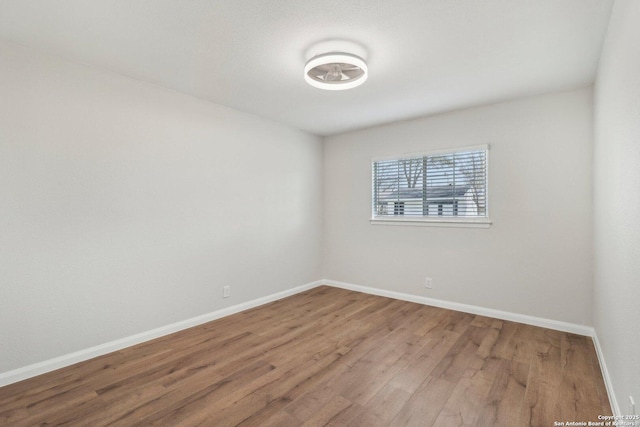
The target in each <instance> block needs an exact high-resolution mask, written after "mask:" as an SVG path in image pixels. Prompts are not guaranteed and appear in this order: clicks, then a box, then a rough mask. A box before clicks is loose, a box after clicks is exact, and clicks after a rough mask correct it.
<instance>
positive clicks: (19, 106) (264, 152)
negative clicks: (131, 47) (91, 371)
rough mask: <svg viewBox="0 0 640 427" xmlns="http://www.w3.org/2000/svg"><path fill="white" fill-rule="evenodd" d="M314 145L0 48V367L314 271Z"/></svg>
mask: <svg viewBox="0 0 640 427" xmlns="http://www.w3.org/2000/svg"><path fill="white" fill-rule="evenodd" d="M321 144H322V143H321V140H320V139H319V138H317V137H315V136H311V135H308V134H305V133H303V132H299V131H295V130H292V129H290V128H287V127H284V126H281V125H278V124H276V123H273V122H269V121H267V120H263V119H260V118H257V117H255V116H251V115H248V114H244V113H240V112H237V111H234V110H231V109H228V108H224V107H221V106H216V105H214V104H211V103H207V102H204V101H201V100H198V99H195V98H191V97H188V96H184V95H180V94H178V93H176V92H173V91H169V90H165V89H162V88H158V87H155V86H153V85H150V84H146V83H141V82H138V81H135V80H132V79H128V78H126V77H122V76H118V75H115V74H112V73H108V72H102V71H100V70H96V69H94V68H89V67H85V66H81V65H76V64H71V63H67V62H65V61H62V60H59V59H55V58H51V57H48V56H43V55H40V54H39V53H35V52H33V51H31V50H27V49H24V48H22V47H18V46H16V45H11V44H5V43H2V44H0V306H1V308H0V325H1V327H0V346H1V351H0V353H1V357H0V373H2V372H6V371H9V370H12V369H15V368H19V367H23V366H25V365H29V364H32V363H34V362H39V361H43V360H46V359H49V358H52V357H55V356H60V355H64V354H67V353H70V352H73V351H76V350H82V349H85V348H87V347H90V346H94V345H97V344H103V343H105V342H108V341H111V340H115V339H118V338H122V337H126V336H129V335H132V334H136V333H139V332H143V331H147V330H149V329H152V328H156V327H160V326H164V325H167V324H170V323H173V322H177V321H180V320H184V319H188V318H191V317H194V316H197V315H201V314H204V313H209V312H212V311H214V310H217V309H220V308H223V307H226V306H229V305H235V304H238V303H240V302H244V301H247V300H251V299H254V298H258V297H261V296H265V295H269V294H273V293H275V292H278V291H282V290H285V289H290V288H292V287H295V286H298V285H302V284H305V283H308V282H311V281H315V280H318V279H320V278H321V243H320V242H321V238H320V234H321V225H322V222H321V210H322V209H321V204H322V181H321V175H322V145H321ZM223 285H230V286H231V292H232V297H231V298H229V299H225V300H223V299H222V286H223Z"/></svg>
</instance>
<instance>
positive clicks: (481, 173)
mask: <svg viewBox="0 0 640 427" xmlns="http://www.w3.org/2000/svg"><path fill="white" fill-rule="evenodd" d="M372 208H373V215H374V216H377V217H384V216H403V217H441V218H442V217H462V218H464V217H487V150H486V149H479V150H477V149H476V150H470V151H458V152H453V153H445V154H434V155H424V156H418V157H406V158H398V159H391V160H380V161H375V162H373V206H372Z"/></svg>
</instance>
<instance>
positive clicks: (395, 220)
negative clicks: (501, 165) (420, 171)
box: [369, 144, 493, 228]
mask: <svg viewBox="0 0 640 427" xmlns="http://www.w3.org/2000/svg"><path fill="white" fill-rule="evenodd" d="M479 150H485V151H486V158H485V163H486V170H485V175H486V183H487V185H486V188H485V192H486V207H485V211H486V216H483V217H441V218H438V217H436V216H433V217H410V218H407V217H400V216H391V215H380V216H377V215H375V214H374V210H373V200H374V191H375V189H374V188H373V186H374V180H373V174H374V166H373V165H374V163H375V162H379V161H384V160H402V159H409V158H417V157H424V156H437V155H442V154H455V153H461V152H467V151H479ZM489 153H490V145H489V144H482V145H470V146H466V147H459V148H453V149H440V150H430V151H419V152H411V153H403V154H396V155H389V156H379V157H372V158H371V170H370V176H371V199H370V201H369V209H370V210H371V218H370V219H369V223H370V224H372V225H405V226H430V227H461V228H489V227H490V226H491V224H492V223H493V222H492V221H491V217H490V210H489V205H490V203H489V199H490V189H489V169H490V168H489V164H490V160H489V158H490V157H491V156H490V155H489Z"/></svg>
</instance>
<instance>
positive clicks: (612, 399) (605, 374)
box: [591, 329, 622, 419]
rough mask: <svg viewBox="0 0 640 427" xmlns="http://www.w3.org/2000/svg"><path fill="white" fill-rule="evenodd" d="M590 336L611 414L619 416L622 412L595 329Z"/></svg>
mask: <svg viewBox="0 0 640 427" xmlns="http://www.w3.org/2000/svg"><path fill="white" fill-rule="evenodd" d="M591 338H592V339H593V346H594V347H595V348H596V354H597V355H598V361H599V362H600V371H601V372H602V379H604V385H605V387H607V394H608V395H609V403H610V404H611V410H612V411H613V415H617V416H618V417H621V416H622V412H621V411H620V405H618V399H616V395H615V393H614V392H613V383H612V382H611V376H610V375H609V370H608V369H607V364H606V362H605V361H604V353H603V352H602V347H600V340H599V339H598V334H597V333H596V331H595V329H594V331H593V335H592V337H591ZM620 419H621V418H620Z"/></svg>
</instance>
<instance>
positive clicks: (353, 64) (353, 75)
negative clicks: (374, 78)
mask: <svg viewBox="0 0 640 427" xmlns="http://www.w3.org/2000/svg"><path fill="white" fill-rule="evenodd" d="M367 74H368V69H367V63H366V62H365V61H364V59H362V58H360V57H359V56H356V55H353V54H350V53H335V52H332V53H325V54H322V55H317V56H314V57H313V58H311V59H310V60H309V61H307V64H306V65H305V67H304V79H305V80H306V82H307V83H309V84H310V85H311V86H313V87H317V88H319V89H325V90H344V89H351V88H354V87H356V86H360V85H361V84H362V83H364V82H365V80H367Z"/></svg>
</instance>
